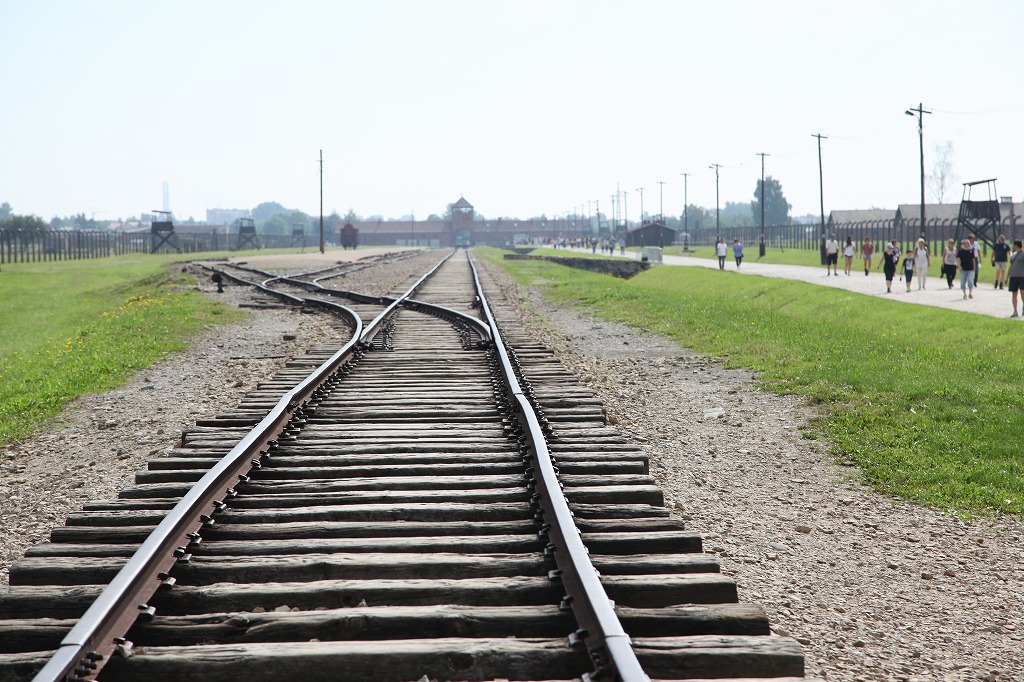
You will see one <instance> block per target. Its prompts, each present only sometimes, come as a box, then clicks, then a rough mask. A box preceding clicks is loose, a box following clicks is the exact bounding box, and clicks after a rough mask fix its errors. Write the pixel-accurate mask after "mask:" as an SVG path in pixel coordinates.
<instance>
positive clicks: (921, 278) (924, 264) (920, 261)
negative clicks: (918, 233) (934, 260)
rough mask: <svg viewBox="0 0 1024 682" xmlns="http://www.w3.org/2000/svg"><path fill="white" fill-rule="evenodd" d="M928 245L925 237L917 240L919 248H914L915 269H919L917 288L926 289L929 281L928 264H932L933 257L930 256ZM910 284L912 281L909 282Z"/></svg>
mask: <svg viewBox="0 0 1024 682" xmlns="http://www.w3.org/2000/svg"><path fill="white" fill-rule="evenodd" d="M928 256H929V254H928V245H927V244H925V243H924V239H923V238H921V239H918V240H917V248H916V249H914V269H915V270H917V288H918V289H925V288H926V286H925V284H926V283H927V281H928V266H929V265H931V258H929V257H928ZM907 284H910V282H907Z"/></svg>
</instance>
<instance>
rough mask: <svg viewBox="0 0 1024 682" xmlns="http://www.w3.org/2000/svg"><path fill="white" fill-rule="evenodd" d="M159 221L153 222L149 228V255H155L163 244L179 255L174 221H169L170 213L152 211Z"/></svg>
mask: <svg viewBox="0 0 1024 682" xmlns="http://www.w3.org/2000/svg"><path fill="white" fill-rule="evenodd" d="M153 213H155V214H156V215H157V216H158V217H159V218H160V219H159V220H154V221H153V222H152V224H151V227H150V244H151V247H150V251H149V252H150V253H156V252H157V251H159V250H160V247H162V246H163V245H164V244H166V245H167V247H168V248H171V249H174V250H175V251H177V252H178V253H181V247H180V246H179V245H178V235H177V234H176V233H175V232H174V221H172V220H171V212H170V211H153Z"/></svg>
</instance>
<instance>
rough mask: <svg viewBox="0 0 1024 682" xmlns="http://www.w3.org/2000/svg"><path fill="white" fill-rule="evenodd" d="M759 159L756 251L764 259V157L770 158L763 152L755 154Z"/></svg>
mask: <svg viewBox="0 0 1024 682" xmlns="http://www.w3.org/2000/svg"><path fill="white" fill-rule="evenodd" d="M757 156H760V157H761V245H760V248H759V249H758V256H757V257H758V258H764V157H766V156H771V154H765V153H764V152H757Z"/></svg>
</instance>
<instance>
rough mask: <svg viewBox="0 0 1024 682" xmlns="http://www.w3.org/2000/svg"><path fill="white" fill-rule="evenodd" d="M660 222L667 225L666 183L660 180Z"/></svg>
mask: <svg viewBox="0 0 1024 682" xmlns="http://www.w3.org/2000/svg"><path fill="white" fill-rule="evenodd" d="M658 222H660V223H661V224H662V225H664V224H665V183H664V182H663V181H661V180H658Z"/></svg>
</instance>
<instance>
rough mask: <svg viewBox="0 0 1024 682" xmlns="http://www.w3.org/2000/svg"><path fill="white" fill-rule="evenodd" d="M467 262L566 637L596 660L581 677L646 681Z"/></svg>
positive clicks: (587, 678)
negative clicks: (519, 443) (553, 571)
mask: <svg viewBox="0 0 1024 682" xmlns="http://www.w3.org/2000/svg"><path fill="white" fill-rule="evenodd" d="M467 257H469V255H468V252H467ZM470 267H471V268H472V269H473V280H474V284H475V286H476V290H477V296H478V297H479V300H480V308H481V310H482V311H483V314H484V316H485V317H486V319H487V323H488V324H489V325H490V326H491V329H492V330H493V334H494V348H495V351H496V353H497V355H498V359H499V362H500V364H501V367H502V371H503V373H504V378H505V382H506V386H507V392H508V395H509V399H510V402H511V403H512V404H513V405H514V406H515V407H516V418H517V419H518V420H519V424H520V426H521V428H522V430H523V433H524V435H525V436H526V439H527V447H528V448H529V450H530V454H531V462H532V465H533V466H532V469H533V471H532V479H531V482H532V483H533V484H534V485H535V486H536V490H537V493H536V495H535V496H534V501H535V503H536V504H537V507H538V509H539V513H540V514H542V515H543V519H544V526H543V530H542V531H541V533H542V536H546V539H547V541H548V545H547V548H546V549H545V551H546V552H548V553H550V554H552V555H554V558H555V563H556V564H557V566H558V571H557V575H553V576H552V577H553V578H557V579H560V580H561V582H562V584H563V585H564V586H565V592H566V595H565V597H563V606H565V607H569V608H571V609H572V612H573V615H574V616H575V618H576V623H577V625H578V626H579V629H578V630H577V631H576V632H574V633H572V635H570V638H569V639H570V642H571V643H572V644H574V645H585V646H586V647H587V651H588V653H589V654H590V658H591V660H592V661H593V663H594V672H593V673H590V674H589V675H585V676H584V680H585V681H587V680H602V679H614V680H623V681H624V682H647V681H648V680H649V678H648V676H647V674H646V673H644V671H643V668H642V667H641V666H640V662H639V661H638V660H637V658H636V653H635V652H634V651H633V647H632V643H631V642H630V639H629V635H627V634H626V631H625V630H624V629H623V627H622V623H620V622H619V618H618V616H617V615H615V610H614V608H613V606H612V603H611V600H610V599H609V598H608V595H607V593H606V592H605V590H604V586H603V585H602V584H601V580H600V576H599V574H598V572H597V569H596V568H594V565H593V563H591V561H590V553H589V552H588V551H587V548H586V546H585V545H584V544H583V540H582V539H581V538H580V533H579V531H578V530H577V529H576V524H575V522H574V521H573V517H572V512H571V511H570V510H569V504H568V502H567V501H566V499H565V495H564V494H563V493H562V487H561V484H560V483H559V481H558V474H557V472H556V470H555V465H554V462H553V460H552V458H551V453H550V452H549V451H548V447H547V442H546V440H545V438H544V432H543V429H542V427H541V423H540V420H539V418H538V416H537V413H536V411H535V410H534V407H533V405H532V404H531V401H530V399H529V397H528V389H527V391H524V388H523V386H522V385H521V384H520V382H519V380H518V379H517V378H516V374H517V372H516V369H517V368H516V364H517V363H516V362H514V361H513V359H512V358H511V357H510V355H511V354H510V352H509V349H507V348H506V347H505V344H504V341H503V340H502V338H501V333H500V330H499V328H498V323H497V321H496V320H495V319H494V316H493V314H492V313H491V309H490V306H489V305H488V303H487V298H486V296H484V292H483V287H482V286H481V284H480V278H479V276H478V274H477V270H476V265H475V264H474V263H473V259H472V258H470Z"/></svg>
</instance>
